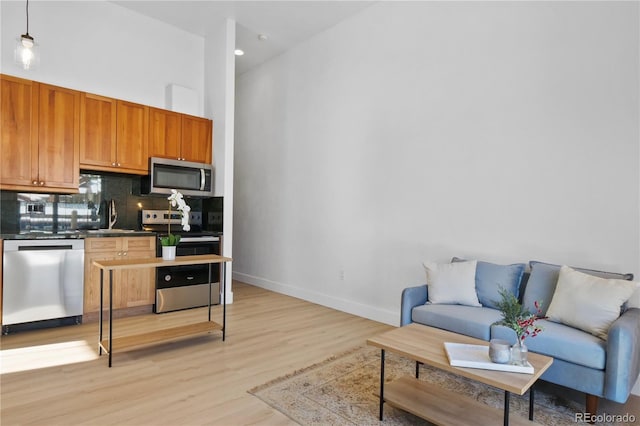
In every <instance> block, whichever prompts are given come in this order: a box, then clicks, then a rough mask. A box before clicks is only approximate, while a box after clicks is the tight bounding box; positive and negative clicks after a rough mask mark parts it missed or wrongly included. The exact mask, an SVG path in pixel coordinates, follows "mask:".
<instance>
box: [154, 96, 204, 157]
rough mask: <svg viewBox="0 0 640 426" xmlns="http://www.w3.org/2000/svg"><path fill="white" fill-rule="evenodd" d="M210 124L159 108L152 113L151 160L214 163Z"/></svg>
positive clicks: (198, 118) (197, 118)
mask: <svg viewBox="0 0 640 426" xmlns="http://www.w3.org/2000/svg"><path fill="white" fill-rule="evenodd" d="M212 132H213V123H212V121H211V120H208V119H206V118H201V117H194V116H191V115H186V114H181V113H178V112H174V111H168V110H163V109H158V108H150V111H149V156H150V157H163V158H173V159H177V160H184V161H193V162H196V163H207V164H211V163H212V157H211V152H212V140H211V135H212Z"/></svg>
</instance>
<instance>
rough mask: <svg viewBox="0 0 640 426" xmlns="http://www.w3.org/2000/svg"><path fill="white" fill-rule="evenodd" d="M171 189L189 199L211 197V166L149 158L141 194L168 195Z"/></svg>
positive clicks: (212, 188)
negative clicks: (147, 173) (147, 172)
mask: <svg viewBox="0 0 640 426" xmlns="http://www.w3.org/2000/svg"><path fill="white" fill-rule="evenodd" d="M172 189H176V190H178V191H180V192H181V193H182V194H183V195H187V196H190V197H213V190H214V187H213V166H212V165H211V164H204V163H192V162H190V161H181V160H172V159H168V158H158V157H151V158H149V175H148V176H145V177H143V178H142V184H141V192H142V193H144V194H157V195H164V194H167V195H168V194H171V190H172Z"/></svg>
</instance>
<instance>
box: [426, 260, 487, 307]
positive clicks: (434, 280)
mask: <svg viewBox="0 0 640 426" xmlns="http://www.w3.org/2000/svg"><path fill="white" fill-rule="evenodd" d="M476 264H477V262H476V261H475V260H472V261H469V262H459V263H433V262H424V263H423V265H424V269H425V270H426V272H427V286H428V289H429V291H428V298H429V300H428V302H429V303H442V304H450V305H468V306H481V305H480V302H478V296H477V295H476Z"/></svg>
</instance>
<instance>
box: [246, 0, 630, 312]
mask: <svg viewBox="0 0 640 426" xmlns="http://www.w3.org/2000/svg"><path fill="white" fill-rule="evenodd" d="M638 16H639V12H638V3H630V2H618V3H614V4H607V3H605V2H584V3H583V2H566V3H553V2H540V3H524V2H514V3H504V2H492V3H485V2H471V3H457V2H453V3H446V4H445V3H435V2H383V3H378V4H376V5H374V6H372V7H370V8H368V9H366V10H365V11H364V12H362V13H360V14H358V15H356V16H354V17H352V18H351V19H348V20H347V21H344V22H342V23H341V24H339V25H337V26H335V27H333V28H331V29H329V30H328V31H326V32H324V33H322V34H320V35H318V36H316V37H314V38H312V39H311V40H308V41H307V42H305V43H302V44H300V45H298V46H296V47H295V48H294V49H291V50H289V51H288V52H286V53H285V54H283V55H281V56H279V57H277V58H275V59H273V60H271V61H269V62H267V63H265V64H263V65H262V66H260V67H258V68H256V69H254V70H252V71H249V72H247V73H245V74H243V75H241V76H240V77H239V79H238V81H237V96H236V103H237V111H236V123H237V125H236V147H235V149H236V156H235V168H236V171H235V179H236V181H235V200H236V201H235V203H236V204H235V214H234V221H235V227H234V236H235V239H234V268H235V269H234V270H235V271H236V273H235V275H234V276H235V277H236V278H237V279H240V280H243V281H246V282H250V283H253V284H256V285H261V286H264V287H266V288H271V289H274V290H276V291H280V292H283V293H287V294H291V295H294V296H297V297H301V298H304V299H307V300H311V301H314V302H317V303H321V304H325V305H328V306H332V307H335V308H338V309H342V310H345V311H348V312H352V313H355V314H359V315H363V316H366V317H369V318H372V319H376V320H380V321H383V322H387V323H391V324H398V321H399V308H400V293H401V291H402V289H403V288H404V287H406V286H410V285H418V284H421V283H424V282H425V277H424V272H423V269H422V266H421V262H422V261H423V260H425V259H430V260H434V261H441V262H445V261H448V260H449V259H450V258H451V256H454V255H455V256H463V257H467V258H478V259H482V260H487V261H494V262H502V263H506V262H522V261H525V262H526V261H528V260H532V259H536V260H543V261H549V262H554V263H561V264H570V265H574V266H582V267H591V268H597V269H603V270H612V271H622V272H633V273H634V274H636V276H637V277H640V177H639V170H640V150H639V142H638V141H639V125H640V123H639V118H638V117H639V106H638V103H639V84H638V79H639V77H638V75H639V73H640V70H639V66H638V62H639V60H638V57H639V30H638V26H639V24H638V22H639V20H638Z"/></svg>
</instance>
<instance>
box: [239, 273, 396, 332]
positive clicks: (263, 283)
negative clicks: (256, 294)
mask: <svg viewBox="0 0 640 426" xmlns="http://www.w3.org/2000/svg"><path fill="white" fill-rule="evenodd" d="M233 279H234V280H238V281H241V282H244V283H247V284H251V285H254V286H256V287H260V288H264V289H265V290H271V291H274V292H276V293H281V294H285V295H287V296H292V297H296V298H298V299H302V300H306V301H308V302H312V303H317V304H318V305H322V306H326V307H328V308H332V309H336V310H338V311H342V312H347V313H349V314H352V315H357V316H360V317H363V318H367V319H370V320H373V321H378V322H381V323H384V324H389V325H398V324H399V323H400V314H399V313H396V312H391V311H387V310H383V309H379V308H375V307H373V306H369V305H364V304H362V303H357V302H353V301H351V300H345V299H340V298H337V297H333V296H330V295H327V294H323V293H318V292H315V291H310V290H307V289H304V288H300V287H296V286H292V285H289V284H283V283H279V282H276V281H271V280H268V279H266V278H261V277H256V276H254V275H249V274H244V273H242V272H237V271H233Z"/></svg>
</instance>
